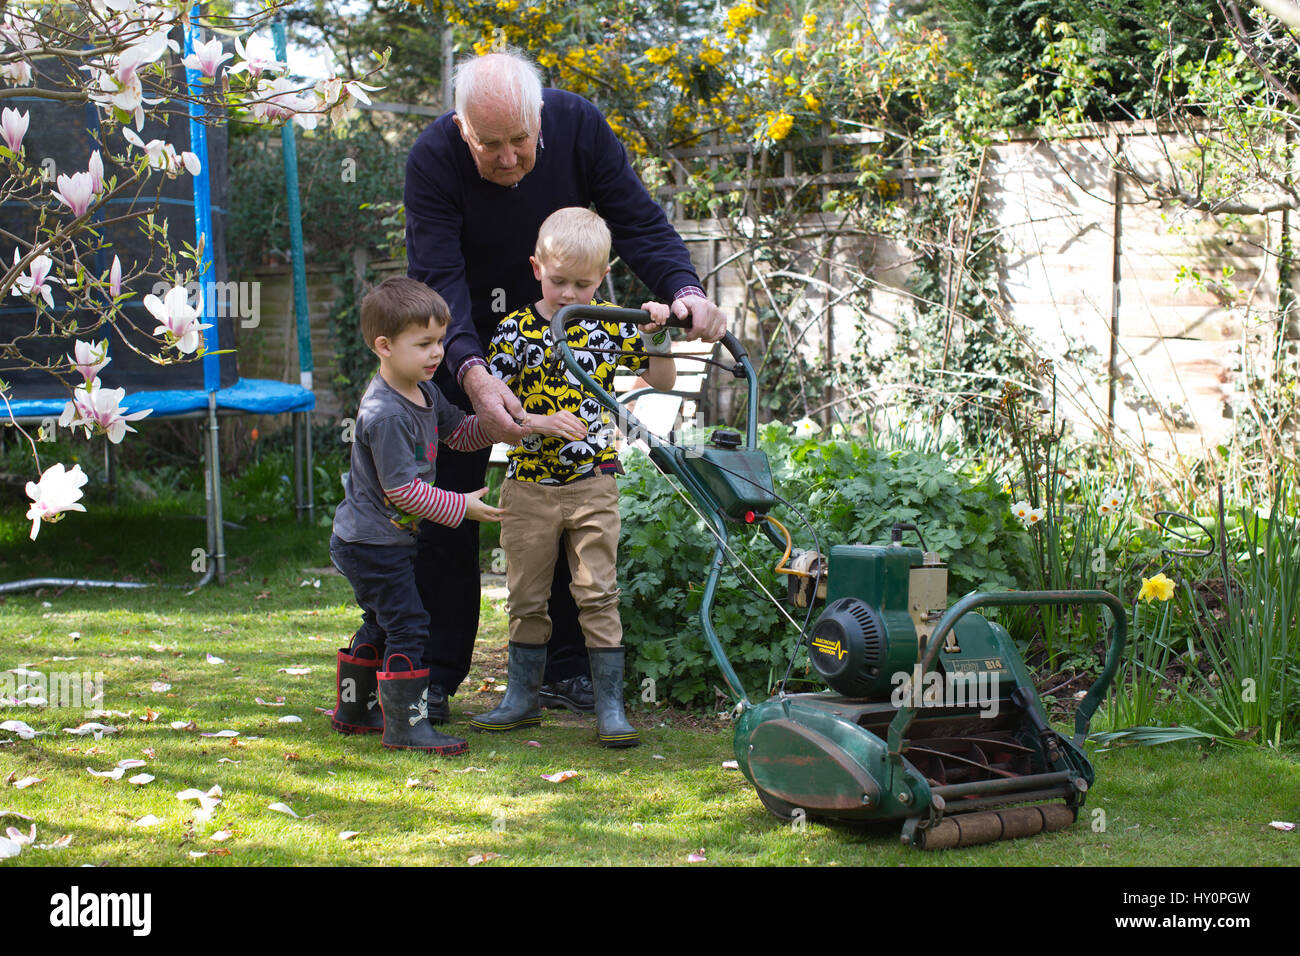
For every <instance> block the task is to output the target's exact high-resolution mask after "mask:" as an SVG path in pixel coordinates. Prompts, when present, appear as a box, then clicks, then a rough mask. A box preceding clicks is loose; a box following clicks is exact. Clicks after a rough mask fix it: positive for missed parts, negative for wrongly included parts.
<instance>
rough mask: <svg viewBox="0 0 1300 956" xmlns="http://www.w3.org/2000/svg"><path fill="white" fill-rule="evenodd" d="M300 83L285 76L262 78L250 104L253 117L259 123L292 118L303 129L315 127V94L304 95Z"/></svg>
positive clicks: (316, 102)
mask: <svg viewBox="0 0 1300 956" xmlns="http://www.w3.org/2000/svg"><path fill="white" fill-rule="evenodd" d="M301 89H302V87H301V84H298V83H295V82H294V81H293V80H291V79H289V78H287V77H283V76H282V77H280V78H279V79H276V80H262V83H261V85H260V86H259V87H258V91H257V92H258V97H259V98H258V99H257V100H255V101H253V102H252V103H251V104H250V105H251V106H252V107H253V118H254V119H256V120H257V121H258V122H260V123H264V122H276V121H278V120H290V119H291V120H293V121H294V122H295V123H297V124H298V125H299V126H301V127H302V128H303V129H315V128H316V122H317V115H316V113H315V112H313V111H314V110H316V109H317V108H318V101H317V98H316V97H315V96H304V95H303V94H302V93H301Z"/></svg>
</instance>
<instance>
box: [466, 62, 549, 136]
mask: <svg viewBox="0 0 1300 956" xmlns="http://www.w3.org/2000/svg"><path fill="white" fill-rule="evenodd" d="M453 83H454V87H455V91H456V113H457V114H458V115H459V116H461V117H462V118H467V116H466V109H467V108H468V106H469V105H470V104H471V103H473V104H475V106H477V107H478V108H479V109H483V108H489V109H491V108H499V109H500V110H501V112H502V113H503V114H504V115H506V116H508V117H509V118H511V119H517V120H519V122H520V124H521V125H522V126H523V128H524V129H525V130H526V131H527V132H529V133H536V132H538V130H539V129H540V128H541V121H542V74H541V71H539V70H538V69H537V67H536V66H535V65H534V64H533V62H532V61H531V60H529V59H528V58H527V57H526V56H524V55H523V54H522V53H520V52H519V51H518V50H515V49H513V48H507V49H506V50H504V51H502V52H499V53H485V54H484V55H483V56H476V57H474V58H473V59H471V60H462V61H461V63H460V65H459V66H457V67H456V72H455V75H454V80H453Z"/></svg>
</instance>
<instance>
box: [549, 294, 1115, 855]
mask: <svg viewBox="0 0 1300 956" xmlns="http://www.w3.org/2000/svg"><path fill="white" fill-rule="evenodd" d="M595 318H599V319H604V320H611V319H613V320H615V321H620V322H634V323H636V322H642V321H644V319H645V313H643V312H640V311H636V310H631V309H617V310H612V309H608V308H601V307H594V306H567V307H566V308H563V309H561V310H560V311H559V312H558V313H556V315H555V317H554V318H553V319H552V323H551V334H552V339H553V341H554V342H555V343H556V345H557V348H556V352H557V353H558V355H559V357H560V359H561V360H562V361H563V362H564V364H565V365H566V366H567V367H568V369H569V370H570V372H572V374H573V375H574V376H575V377H576V378H577V379H578V380H580V381H581V382H582V383H583V385H584V386H585V387H586V388H587V390H588V391H589V393H590V395H591V396H592V397H593V398H594V399H595V400H596V401H598V402H599V403H600V404H601V405H602V406H604V407H605V408H606V409H608V410H609V411H610V412H611V413H613V414H614V415H617V416H618V417H619V420H620V423H621V424H622V425H623V427H624V431H625V433H627V434H629V435H633V436H635V437H637V438H640V439H642V440H644V441H645V442H646V444H647V445H648V447H649V449H650V458H651V460H652V461H654V462H655V464H656V465H657V466H658V467H659V468H660V469H661V470H662V471H663V472H664V473H665V474H668V475H672V476H674V477H675V478H676V479H677V481H678V482H679V483H680V484H681V486H682V488H683V489H684V491H685V493H686V495H688V496H689V499H693V501H694V503H695V504H697V505H698V506H699V508H698V509H697V510H698V511H699V513H700V514H701V517H702V518H703V519H704V520H705V524H706V527H709V528H710V530H711V533H712V534H713V536H714V537H715V539H716V541H717V549H716V551H715V554H714V558H713V562H712V565H711V567H710V569H709V574H708V578H707V580H706V581H705V585H704V594H703V602H702V604H701V607H700V620H701V624H702V625H703V629H704V636H705V639H706V641H707V642H708V646H709V650H710V651H711V652H712V654H713V658H714V660H715V661H716V662H717V664H718V668H719V670H720V671H721V672H722V676H723V679H724V680H725V682H726V684H727V687H728V688H729V690H730V691H731V693H732V695H733V696H734V697H735V699H736V700H737V701H738V704H737V708H736V717H735V722H736V731H735V740H734V747H735V752H736V760H737V763H738V764H739V766H740V770H741V772H743V773H744V775H745V777H746V778H747V779H748V780H749V782H750V783H751V784H753V786H754V789H755V790H756V791H757V793H758V798H759V800H760V801H762V803H763V805H764V806H765V807H766V808H767V809H768V810H769V811H770V812H771V813H773V814H774V815H776V816H777V817H779V818H781V819H784V820H791V819H796V818H798V817H800V816H809V817H821V818H827V819H834V820H844V821H852V822H862V823H868V822H879V821H887V820H888V821H902V840H903V842H904V843H906V844H908V845H910V846H913V847H916V848H918V849H927V850H938V849H946V848H949V847H959V846H970V845H973V844H978V843H989V842H992V841H995V840H1004V839H1013V838H1016V837H1022V836H1030V835H1033V834H1036V833H1041V832H1044V831H1053V830H1060V829H1063V828H1065V827H1067V826H1070V825H1071V824H1072V823H1074V822H1075V820H1076V818H1077V817H1078V813H1079V809H1080V808H1081V807H1082V806H1083V803H1084V799H1085V797H1086V795H1087V792H1088V788H1089V787H1090V786H1091V785H1092V783H1093V779H1094V774H1093V769H1092V766H1091V764H1089V762H1088V760H1087V758H1086V757H1085V756H1084V753H1083V742H1084V739H1085V738H1086V736H1087V733H1088V725H1089V722H1090V720H1091V718H1092V715H1093V713H1095V712H1096V709H1097V707H1098V706H1099V705H1100V703H1101V701H1102V699H1103V698H1104V696H1105V694H1106V691H1107V690H1108V688H1109V686H1110V683H1111V680H1112V679H1113V677H1114V675H1115V672H1116V670H1117V668H1118V666H1119V662H1120V657H1121V655H1122V654H1123V651H1124V639H1125V614H1124V606H1123V605H1122V604H1121V603H1120V602H1119V600H1118V599H1117V598H1116V597H1115V596H1114V595H1112V594H1110V593H1108V592H1105V591H1010V592H1006V593H979V592H977V593H972V594H968V595H966V596H965V597H963V598H961V599H960V600H959V601H957V602H956V603H955V604H953V605H952V606H951V607H948V583H947V582H948V572H947V568H946V567H945V566H944V564H943V563H942V560H941V559H940V556H939V555H938V554H935V553H934V552H931V551H929V550H927V549H926V548H925V544H924V541H921V542H920V544H921V546H920V547H912V546H908V545H906V544H904V542H903V537H904V535H905V534H906V533H907V532H909V531H911V532H913V533H915V534H916V535H917V538H918V539H920V533H919V531H918V530H917V529H916V528H914V527H913V526H911V525H905V524H901V523H899V524H895V525H894V528H893V530H892V533H891V541H890V543H889V544H888V545H885V546H876V545H862V544H837V545H834V546H832V547H831V548H830V550H829V553H828V554H826V555H823V554H821V553H820V552H819V551H816V550H814V551H803V552H795V551H794V550H793V548H792V546H791V541H790V536H789V533H788V532H787V531H786V530H785V528H784V526H783V525H781V523H780V522H779V521H777V520H776V519H775V518H774V517H772V516H771V514H770V512H771V511H772V510H773V509H775V508H776V507H777V506H778V504H781V503H782V499H780V497H779V496H778V495H777V494H776V492H775V490H774V488H773V483H772V474H771V470H770V467H769V464H768V460H767V456H766V455H765V454H764V453H763V452H762V451H761V450H760V449H759V448H758V443H757V417H756V410H757V408H758V401H757V397H758V396H757V385H756V380H755V375H754V370H753V368H752V366H751V365H750V363H749V359H748V357H747V356H746V354H745V350H744V348H743V347H742V346H741V344H740V342H739V341H738V340H737V339H736V338H735V337H734V336H732V335H731V334H727V335H726V336H725V337H724V338H723V340H722V345H723V347H724V348H725V349H726V350H727V351H728V352H729V353H730V354H731V356H732V358H733V359H734V360H735V365H734V367H733V369H732V373H733V374H734V375H735V376H736V377H737V378H740V379H744V380H745V382H746V385H747V388H748V404H747V409H748V414H747V421H746V426H745V435H744V436H743V437H742V436H741V435H740V434H739V433H738V432H735V431H729V430H725V429H719V430H717V431H715V432H713V434H712V435H711V437H710V439H709V441H708V442H707V443H706V444H704V445H699V446H691V447H685V446H682V445H678V444H677V443H676V442H675V441H674V440H673V436H671V435H670V436H669V437H668V438H667V439H665V438H661V437H659V436H657V435H654V434H652V433H651V432H649V431H648V430H647V429H646V428H645V427H644V426H643V425H642V424H641V422H640V421H638V420H637V419H636V418H635V417H634V416H633V415H632V414H631V413H630V412H628V411H627V409H626V407H625V406H624V405H621V404H620V403H619V402H618V401H617V400H616V399H615V398H614V397H613V396H612V395H610V394H608V393H607V392H605V391H604V390H603V389H601V388H600V387H599V386H598V385H597V384H596V383H595V382H594V381H593V380H592V378H591V376H590V375H589V374H587V372H586V370H585V369H584V368H583V364H586V363H584V362H581V361H578V360H577V359H575V356H574V354H573V351H572V350H571V349H570V348H569V346H568V343H567V341H566V335H565V332H564V330H565V328H566V326H567V325H568V324H570V323H572V322H574V321H578V320H581V319H595ZM580 351H582V350H580ZM587 358H589V357H587ZM625 400H626V398H625ZM754 524H758V525H760V527H761V528H762V530H763V531H764V533H765V534H767V536H768V537H769V539H770V540H771V541H772V543H773V544H774V545H775V546H776V547H777V548H778V549H779V550H781V551H782V555H783V556H782V561H781V565H779V566H778V568H777V570H778V571H780V572H782V573H784V574H785V575H786V576H787V581H788V587H787V594H786V597H787V603H788V604H791V605H793V606H794V607H796V608H806V609H807V610H806V620H805V623H804V625H803V627H802V628H800V631H801V640H800V644H799V646H797V647H796V648H795V654H798V652H799V647H801V646H803V644H804V643H806V644H807V647H808V653H809V658H810V660H811V663H812V666H813V668H814V669H815V670H816V671H817V673H818V674H820V675H821V676H822V677H823V678H824V679H825V681H826V683H827V684H828V685H829V687H830V689H829V690H825V691H822V692H820V693H807V694H787V693H785V692H784V686H785V684H784V682H783V683H782V685H781V687H782V691H781V692H778V693H777V694H776V695H775V696H773V697H771V698H769V699H767V700H765V701H761V702H758V703H755V702H754V701H752V700H750V698H749V695H748V694H747V693H746V692H745V689H744V687H743V686H741V682H740V680H739V678H738V677H737V676H736V672H735V670H734V668H733V667H732V666H731V662H730V661H729V660H728V658H727V653H726V651H725V649H724V648H723V647H722V645H721V643H720V642H719V640H718V637H717V634H716V633H715V631H714V629H713V625H712V621H711V611H712V607H713V601H714V597H715V594H716V591H717V587H718V579H719V576H720V575H721V573H722V569H723V567H724V565H725V564H726V563H727V562H728V560H729V558H728V555H729V553H730V548H729V546H728V536H729V531H730V528H731V526H733V525H742V526H747V525H754ZM810 530H811V528H810ZM787 562H788V563H787ZM1084 604H1103V605H1105V606H1106V607H1107V608H1108V609H1109V610H1110V615H1111V628H1110V639H1109V649H1108V651H1107V654H1106V662H1105V666H1104V669H1103V670H1102V673H1101V675H1100V677H1099V678H1098V679H1097V681H1096V682H1095V683H1094V684H1093V685H1092V687H1091V688H1090V689H1089V690H1088V692H1087V694H1086V695H1085V696H1084V698H1083V700H1082V701H1081V702H1080V704H1079V708H1078V710H1077V712H1076V715H1075V723H1074V730H1075V732H1074V737H1073V739H1067V738H1065V737H1063V736H1061V735H1059V734H1057V733H1056V732H1055V731H1054V730H1052V728H1051V727H1050V726H1049V725H1048V722H1047V715H1046V713H1045V712H1044V709H1043V705H1042V702H1041V701H1040V700H1039V698H1038V694H1037V692H1036V690H1035V688H1034V684H1033V679H1032V677H1031V675H1030V673H1029V670H1028V668H1026V666H1025V663H1024V661H1023V660H1022V659H1021V657H1020V654H1019V653H1018V652H1017V650H1016V648H1015V644H1014V643H1013V642H1012V640H1011V638H1010V636H1009V635H1008V634H1007V632H1006V630H1005V629H1003V628H1002V627H1000V626H999V625H998V624H997V623H995V622H993V621H989V620H987V619H986V618H984V617H983V616H981V615H980V614H976V613H974V611H975V610H976V609H977V608H981V607H1009V606H1026V605H1084ZM816 608H820V609H821V613H820V616H818V617H817V619H816V621H815V623H812V625H811V627H809V626H808V621H810V620H811V616H812V613H813V611H814V610H815V609H816ZM787 616H788V615H787ZM796 626H797V625H796ZM791 663H792V664H793V657H792V659H791ZM787 676H788V675H787Z"/></svg>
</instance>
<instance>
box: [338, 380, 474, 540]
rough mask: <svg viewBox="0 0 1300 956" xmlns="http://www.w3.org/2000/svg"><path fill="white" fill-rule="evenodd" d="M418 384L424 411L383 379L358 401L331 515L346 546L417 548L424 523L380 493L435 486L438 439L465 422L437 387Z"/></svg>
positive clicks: (371, 382) (427, 383) (370, 387)
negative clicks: (339, 495)
mask: <svg viewBox="0 0 1300 956" xmlns="http://www.w3.org/2000/svg"><path fill="white" fill-rule="evenodd" d="M419 384H420V391H421V392H423V393H424V396H425V399H426V400H427V402H428V404H427V405H425V406H423V407H421V406H419V405H416V404H414V403H413V402H411V401H409V400H408V399H405V398H403V397H402V396H401V395H399V394H398V393H397V392H396V391H395V390H394V389H393V387H392V386H391V385H389V384H388V383H387V382H385V381H384V379H383V376H381V375H376V376H375V377H374V378H373V379H371V381H370V386H369V387H368V388H367V389H366V394H365V395H363V396H362V397H361V406H360V408H358V409H357V423H356V427H355V428H354V429H353V433H352V434H353V444H352V470H351V472H350V473H349V474H348V476H347V478H346V479H345V480H344V483H343V487H344V495H343V501H342V502H341V503H340V504H339V506H338V508H337V510H335V512H334V533H335V534H336V535H338V536H339V537H340V538H342V539H343V540H344V541H351V542H353V543H355V544H378V545H389V546H407V547H414V546H415V536H416V527H417V526H418V525H419V523H420V521H421V520H422V519H420V518H419V517H417V516H415V515H406V514H403V513H402V512H401V511H399V510H398V509H397V508H395V507H394V506H393V505H392V504H391V503H390V502H389V500H388V498H387V497H386V496H385V495H384V489H385V488H400V487H402V486H403V485H406V484H409V483H410V482H411V481H412V479H414V478H423V479H424V480H425V481H427V482H428V483H429V484H433V480H434V475H435V469H434V461H435V459H436V457H437V454H438V436H439V435H440V434H441V435H442V436H444V437H445V436H447V435H450V434H451V433H452V432H454V431H455V430H456V429H457V428H458V427H459V426H460V423H461V422H462V421H463V420H464V419H465V413H464V412H462V411H461V410H460V409H459V408H457V407H456V406H455V405H453V404H451V402H449V401H447V399H445V398H444V397H443V395H442V392H440V391H439V390H438V387H437V386H436V385H434V384H433V383H432V382H420V383H419Z"/></svg>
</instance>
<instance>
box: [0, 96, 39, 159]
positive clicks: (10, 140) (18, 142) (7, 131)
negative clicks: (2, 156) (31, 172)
mask: <svg viewBox="0 0 1300 956" xmlns="http://www.w3.org/2000/svg"><path fill="white" fill-rule="evenodd" d="M31 121H32V117H31V114H29V113H19V112H18V111H17V110H14V109H9V108H7V107H6V108H5V110H4V112H0V136H2V137H4V141H5V145H6V146H8V147H9V148H10V149H12V150H13V151H14V152H15V153H16V152H18V151H19V150H20V149H22V148H23V137H24V136H26V135H27V127H28V126H29V125H30V124H31Z"/></svg>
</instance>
